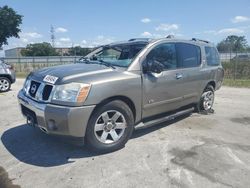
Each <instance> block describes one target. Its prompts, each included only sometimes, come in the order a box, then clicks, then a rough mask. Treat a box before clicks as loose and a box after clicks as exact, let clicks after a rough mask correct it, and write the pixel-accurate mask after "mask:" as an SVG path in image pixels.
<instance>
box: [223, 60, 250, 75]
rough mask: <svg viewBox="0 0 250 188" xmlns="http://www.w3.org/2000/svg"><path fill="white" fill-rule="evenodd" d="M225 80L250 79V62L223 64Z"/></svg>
mask: <svg viewBox="0 0 250 188" xmlns="http://www.w3.org/2000/svg"><path fill="white" fill-rule="evenodd" d="M222 66H223V68H224V71H225V78H228V79H233V78H236V79H246V80H247V79H250V61H239V62H237V61H231V62H222Z"/></svg>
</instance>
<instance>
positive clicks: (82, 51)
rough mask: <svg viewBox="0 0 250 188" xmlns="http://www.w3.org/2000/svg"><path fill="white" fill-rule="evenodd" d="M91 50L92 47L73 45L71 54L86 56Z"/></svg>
mask: <svg viewBox="0 0 250 188" xmlns="http://www.w3.org/2000/svg"><path fill="white" fill-rule="evenodd" d="M90 52H91V49H90V48H82V47H81V46H75V47H72V48H71V49H70V50H69V55H72V56H85V55H87V54H88V53H90Z"/></svg>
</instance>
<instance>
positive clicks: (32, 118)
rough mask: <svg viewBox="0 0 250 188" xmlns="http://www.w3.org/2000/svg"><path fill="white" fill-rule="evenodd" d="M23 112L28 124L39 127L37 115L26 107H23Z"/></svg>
mask: <svg viewBox="0 0 250 188" xmlns="http://www.w3.org/2000/svg"><path fill="white" fill-rule="evenodd" d="M21 110H22V113H23V115H24V116H25V117H27V124H28V125H32V126H36V125H37V117H36V113H35V112H33V111H32V110H30V109H29V108H27V107H25V106H24V105H21Z"/></svg>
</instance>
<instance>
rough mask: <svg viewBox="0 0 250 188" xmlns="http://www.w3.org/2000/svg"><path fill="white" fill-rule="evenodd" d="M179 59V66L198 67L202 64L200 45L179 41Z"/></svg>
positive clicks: (177, 46) (177, 45)
mask: <svg viewBox="0 0 250 188" xmlns="http://www.w3.org/2000/svg"><path fill="white" fill-rule="evenodd" d="M176 49H177V59H178V67H179V68H189V67H198V66H200V64H201V50H200V47H198V46H195V45H192V44H186V43H177V44H176Z"/></svg>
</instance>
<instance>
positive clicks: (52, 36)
mask: <svg viewBox="0 0 250 188" xmlns="http://www.w3.org/2000/svg"><path fill="white" fill-rule="evenodd" d="M50 39H51V45H52V47H53V48H54V47H55V40H56V36H55V29H54V27H53V25H51V26H50Z"/></svg>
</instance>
